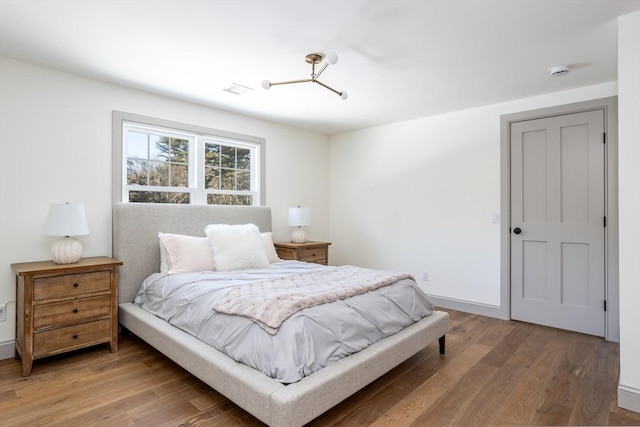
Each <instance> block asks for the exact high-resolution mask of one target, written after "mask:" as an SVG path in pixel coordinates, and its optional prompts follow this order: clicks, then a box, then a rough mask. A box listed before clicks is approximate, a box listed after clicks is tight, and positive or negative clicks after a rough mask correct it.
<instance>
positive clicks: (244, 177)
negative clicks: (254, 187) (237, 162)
mask: <svg viewBox="0 0 640 427" xmlns="http://www.w3.org/2000/svg"><path fill="white" fill-rule="evenodd" d="M250 176H251V175H250V174H249V172H248V171H238V172H237V174H236V177H237V182H236V190H240V191H243V190H244V191H250V190H251V181H250Z"/></svg>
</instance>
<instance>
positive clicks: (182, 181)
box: [169, 163, 189, 187]
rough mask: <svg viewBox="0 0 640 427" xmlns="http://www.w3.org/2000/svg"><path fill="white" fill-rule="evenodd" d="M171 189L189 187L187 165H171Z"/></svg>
mask: <svg viewBox="0 0 640 427" xmlns="http://www.w3.org/2000/svg"><path fill="white" fill-rule="evenodd" d="M169 185H170V186H171V187H188V186H189V167H188V166H187V165H182V164H176V163H171V182H170V183H169Z"/></svg>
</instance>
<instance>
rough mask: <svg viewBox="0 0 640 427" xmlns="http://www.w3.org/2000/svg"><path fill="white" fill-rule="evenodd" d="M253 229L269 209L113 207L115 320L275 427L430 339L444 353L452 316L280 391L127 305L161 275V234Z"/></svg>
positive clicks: (313, 413)
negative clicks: (437, 342) (249, 225)
mask: <svg viewBox="0 0 640 427" xmlns="http://www.w3.org/2000/svg"><path fill="white" fill-rule="evenodd" d="M214 223H218V224H221V223H224V224H246V223H253V224H256V225H257V226H258V228H260V230H261V231H271V210H270V208H267V207H258V206H196V205H164V204H144V203H132V204H125V203H118V204H115V205H114V210H113V256H114V257H115V258H117V259H119V260H121V261H123V262H124V265H123V266H122V267H120V269H119V286H118V292H119V293H118V301H119V320H120V323H121V324H122V326H123V327H125V328H126V329H127V330H129V331H130V332H132V333H134V334H135V335H137V336H139V337H140V338H142V339H143V340H145V341H146V342H147V343H149V344H150V345H151V346H153V347H155V348H156V349H157V350H159V351H160V352H161V353H163V354H164V355H166V356H167V357H169V358H170V359H172V360H173V361H174V362H176V363H177V364H178V365H180V366H182V367H183V368H184V369H186V370H187V371H189V372H191V373H192V374H193V375H195V376H196V377H198V378H199V379H201V380H202V381H204V382H205V383H207V384H208V385H209V386H211V387H212V388H214V389H215V390H216V391H218V392H220V393H221V394H223V395H225V396H226V397H227V398H229V399H230V400H231V401H233V402H234V403H235V404H237V405H238V406H240V407H242V408H243V409H245V410H246V411H248V412H249V413H251V414H252V415H254V416H255V417H257V418H258V419H260V420H261V421H263V422H265V423H266V424H268V425H270V426H273V427H290V426H301V425H303V424H305V423H307V422H309V421H311V420H312V419H314V418H315V417H317V416H318V415H320V414H322V413H323V412H325V411H327V410H328V409H330V408H331V407H333V406H334V405H336V404H337V403H339V402H341V401H342V400H344V399H346V398H347V397H349V396H350V395H352V394H353V393H355V392H357V391H358V390H360V389H361V388H363V387H364V386H366V385H367V384H369V383H371V382H372V381H374V380H376V379H377V378H379V377H380V376H382V375H383V374H385V373H386V372H388V371H389V370H391V369H392V368H394V367H395V366H397V365H399V364H400V363H402V362H403V361H405V360H406V359H408V358H409V357H411V356H413V355H414V354H415V353H417V352H418V351H420V350H422V349H423V348H425V347H426V346H428V345H429V344H431V343H432V342H434V341H435V340H438V339H439V340H440V353H441V354H444V335H445V333H446V332H447V328H448V325H449V315H448V314H447V313H444V312H441V311H435V312H434V313H433V315H431V316H429V317H426V318H424V319H422V320H420V321H419V322H417V323H415V324H413V325H411V326H409V327H407V328H405V329H403V330H402V331H400V332H398V333H397V334H395V335H392V336H390V337H387V338H385V339H383V340H382V341H379V342H377V343H375V344H373V345H371V346H370V347H368V348H366V349H364V350H362V351H360V352H358V353H356V354H353V355H351V356H348V357H346V358H344V359H341V360H339V361H337V362H335V363H333V364H332V365H330V366H327V367H325V368H323V369H321V370H319V371H317V372H315V373H313V374H311V375H309V376H307V377H305V378H303V379H302V380H300V381H299V382H297V383H294V384H290V385H286V386H285V385H283V384H281V383H280V382H278V381H276V380H274V379H272V378H269V377H268V376H266V375H264V374H263V373H261V372H259V371H257V370H255V369H253V368H250V367H248V366H246V365H244V364H242V363H238V362H236V361H235V360H233V359H231V358H230V357H228V356H227V355H225V354H223V353H221V352H219V351H217V350H215V349H214V348H212V347H210V346H209V345H207V344H205V343H203V342H202V341H200V340H198V339H196V338H194V337H193V336H191V335H189V334H187V333H185V332H183V331H181V330H179V329H177V328H175V327H173V326H171V325H170V324H169V323H167V322H165V321H164V320H161V319H160V318H158V317H156V316H154V315H152V314H149V313H148V312H146V311H144V310H142V309H141V308H139V307H138V306H136V305H134V304H132V302H133V300H134V298H135V295H136V293H137V291H138V288H139V286H140V284H141V283H142V281H143V280H144V278H146V277H147V276H148V275H150V274H151V273H154V272H157V271H159V266H160V254H159V249H158V232H159V231H162V232H165V233H178V234H187V235H193V236H204V227H205V226H206V225H207V224H214Z"/></svg>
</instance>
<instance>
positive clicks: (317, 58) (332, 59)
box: [261, 52, 349, 100]
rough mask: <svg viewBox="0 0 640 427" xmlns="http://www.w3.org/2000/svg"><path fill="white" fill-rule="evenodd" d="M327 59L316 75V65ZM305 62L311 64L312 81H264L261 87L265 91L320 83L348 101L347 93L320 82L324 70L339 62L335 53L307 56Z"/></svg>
mask: <svg viewBox="0 0 640 427" xmlns="http://www.w3.org/2000/svg"><path fill="white" fill-rule="evenodd" d="M324 59H326V60H327V62H325V63H324V65H323V66H322V68H320V71H318V73H316V65H318V64H320V63H322V61H323V60H324ZM304 60H305V61H306V62H307V63H308V64H311V78H310V79H301V80H288V81H285V82H270V81H269V80H263V81H262V83H261V85H262V87H263V88H264V89H269V88H270V87H271V86H277V85H288V84H293V83H309V82H311V83H318V84H319V85H320V86H322V87H324V88H327V89H329V90H330V91H331V92H334V93H336V94H337V95H338V96H339V97H340V98H342V99H343V100H345V99H347V97H348V96H349V95H348V94H347V92H346V91H344V90H343V91H339V90H336V89H334V88H332V87H331V86H327V85H326V84H324V83H322V82H321V81H320V80H318V77H320V74H322V72H323V71H324V70H326V69H327V67H328V66H329V64H331V65H333V64H335V63H336V62H338V55H337V54H336V53H335V52H330V53H328V54H327V55H325V54H324V53H310V54H308V55H307V56H305V57H304Z"/></svg>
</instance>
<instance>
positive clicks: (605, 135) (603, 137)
mask: <svg viewBox="0 0 640 427" xmlns="http://www.w3.org/2000/svg"><path fill="white" fill-rule="evenodd" d="M602 143H603V144H606V143H607V133H606V132H603V133H602Z"/></svg>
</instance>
